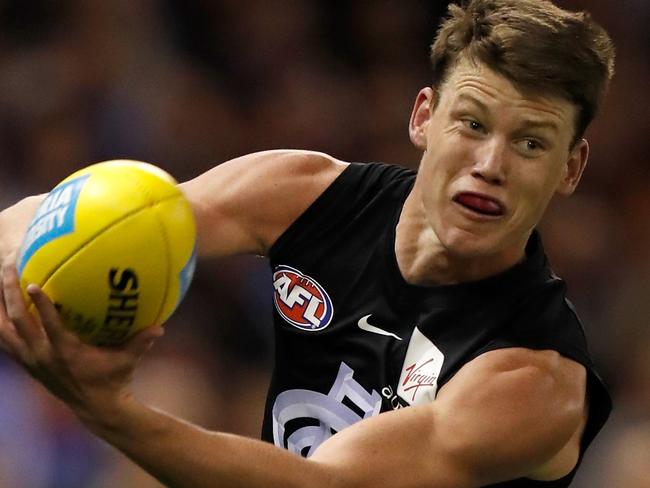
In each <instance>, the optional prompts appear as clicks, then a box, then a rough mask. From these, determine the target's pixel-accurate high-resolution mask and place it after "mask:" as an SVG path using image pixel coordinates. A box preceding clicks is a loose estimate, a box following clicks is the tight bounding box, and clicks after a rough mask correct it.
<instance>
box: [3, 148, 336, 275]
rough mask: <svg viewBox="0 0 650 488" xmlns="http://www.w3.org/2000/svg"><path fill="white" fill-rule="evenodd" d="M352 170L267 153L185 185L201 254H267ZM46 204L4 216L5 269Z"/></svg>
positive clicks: (309, 155)
mask: <svg viewBox="0 0 650 488" xmlns="http://www.w3.org/2000/svg"><path fill="white" fill-rule="evenodd" d="M346 166H347V164H346V163H343V162H341V161H338V160H336V159H334V158H332V157H331V156H328V155H326V154H323V153H319V152H314V151H299V150H284V149H283V150H275V151H262V152H258V153H253V154H248V155H246V156H242V157H239V158H236V159H233V160H231V161H227V162H225V163H223V164H220V165H218V166H215V167H214V168H213V169H211V170H209V171H207V172H205V173H203V174H201V175H200V176H198V177H196V178H194V179H192V180H190V181H187V182H185V183H182V184H181V185H180V188H181V190H182V191H183V193H184V194H185V196H186V197H187V199H188V200H189V202H190V204H191V206H192V210H193V211H194V215H195V217H196V221H197V232H198V250H199V254H200V255H201V256H204V257H223V256H230V255H236V254H247V253H248V254H265V253H266V251H267V250H268V249H269V248H270V247H271V245H272V244H273V242H275V240H276V239H277V238H278V237H279V236H280V234H282V232H283V231H284V230H285V229H286V228H287V227H288V226H289V225H290V224H291V223H292V222H293V221H294V220H295V219H296V218H297V217H298V216H299V215H300V214H301V213H302V212H303V211H304V210H305V209H306V208H307V207H308V206H309V205H310V204H311V203H312V202H313V201H314V200H315V199H316V198H317V197H318V195H320V194H321V193H322V192H323V190H324V189H325V188H326V187H327V186H328V185H329V184H330V183H331V182H332V181H333V180H334V179H335V178H336V177H337V176H338V175H339V174H340V173H341V172H342V171H343V170H344V169H345V167H346ZM44 198H45V195H36V196H31V197H27V198H25V199H23V200H21V201H20V202H18V203H16V204H15V205H13V206H11V207H9V208H7V209H5V210H3V211H2V212H0V264H2V263H3V262H4V261H5V260H6V259H7V257H8V256H9V255H11V254H12V253H14V252H16V251H17V250H18V248H19V246H20V243H21V242H22V239H23V235H24V234H25V230H26V229H27V226H28V225H29V222H30V221H31V219H32V216H33V215H34V213H35V212H36V209H37V208H38V206H39V205H40V204H41V202H42V201H43V199H44Z"/></svg>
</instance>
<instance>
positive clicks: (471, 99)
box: [458, 93, 489, 112]
mask: <svg viewBox="0 0 650 488" xmlns="http://www.w3.org/2000/svg"><path fill="white" fill-rule="evenodd" d="M458 100H460V101H466V102H469V103H472V104H474V105H476V106H477V107H478V108H480V109H481V110H483V111H484V112H488V111H489V110H488V106H487V105H486V104H485V103H483V102H482V101H481V100H479V99H478V98H475V97H473V96H471V95H469V94H467V93H459V94H458Z"/></svg>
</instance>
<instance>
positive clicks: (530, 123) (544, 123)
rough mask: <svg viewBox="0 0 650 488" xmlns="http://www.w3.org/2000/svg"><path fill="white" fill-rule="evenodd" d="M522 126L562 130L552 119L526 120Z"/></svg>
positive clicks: (555, 130) (525, 127) (554, 130)
mask: <svg viewBox="0 0 650 488" xmlns="http://www.w3.org/2000/svg"><path fill="white" fill-rule="evenodd" d="M521 126H522V128H523V129H550V130H552V131H553V132H559V130H560V129H559V127H558V126H557V124H556V123H555V122H552V121H550V120H525V121H524V122H523V124H521Z"/></svg>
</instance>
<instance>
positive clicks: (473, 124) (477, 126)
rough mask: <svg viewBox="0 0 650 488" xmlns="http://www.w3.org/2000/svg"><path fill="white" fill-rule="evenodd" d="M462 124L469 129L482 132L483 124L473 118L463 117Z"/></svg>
mask: <svg viewBox="0 0 650 488" xmlns="http://www.w3.org/2000/svg"><path fill="white" fill-rule="evenodd" d="M463 124H464V125H465V127H467V128H468V129H469V130H471V131H474V132H483V125H482V124H481V123H480V122H477V121H476V120H474V119H464V120H463Z"/></svg>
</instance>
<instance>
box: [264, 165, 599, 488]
mask: <svg viewBox="0 0 650 488" xmlns="http://www.w3.org/2000/svg"><path fill="white" fill-rule="evenodd" d="M414 181H415V173H414V172H413V171H411V170H407V169H404V168H400V167H397V166H389V165H384V164H375V163H373V164H356V163H353V164H351V165H350V166H348V167H347V168H346V169H345V170H344V171H343V173H341V175H340V176H339V177H338V178H337V179H336V180H335V181H334V182H333V183H332V184H331V185H330V186H329V187H328V188H327V189H326V190H325V191H324V192H323V193H322V195H320V196H319V197H318V198H317V199H316V201H315V202H314V203H313V204H312V205H311V206H310V207H309V208H308V209H307V210H306V211H305V212H304V213H303V214H302V215H301V216H300V217H299V218H298V219H297V220H296V221H295V222H294V223H293V224H292V225H291V226H290V227H289V228H288V229H287V230H286V232H284V233H283V234H282V236H280V238H279V239H278V240H277V242H276V243H275V244H274V245H273V247H272V248H271V250H270V253H269V257H270V263H271V267H272V272H273V287H274V305H275V310H274V321H275V338H276V341H275V344H276V351H275V358H276V359H275V367H274V371H273V376H272V380H271V385H270V389H269V394H268V398H267V404H266V409H265V417H264V426H263V432H262V437H263V439H265V440H268V441H270V442H273V443H275V444H276V445H277V446H280V447H284V448H286V449H289V450H290V451H293V452H296V453H300V454H302V455H303V456H309V455H310V454H311V453H313V452H314V450H315V449H316V448H317V447H318V446H319V445H320V444H321V443H322V442H323V441H324V440H326V439H327V438H329V437H330V436H332V435H333V434H334V433H336V432H338V431H340V430H341V429H343V428H345V427H347V426H349V425H351V424H353V423H355V422H357V421H359V420H361V419H364V418H367V417H371V416H374V415H378V414H379V413H380V412H386V411H390V410H394V409H398V408H404V407H408V406H410V405H417V404H422V403H426V402H430V401H433V400H435V397H436V392H437V391H438V389H439V388H440V387H442V386H443V385H444V384H445V383H446V382H447V381H449V380H450V379H451V378H452V377H453V376H454V374H455V373H456V372H457V371H458V370H459V369H460V368H461V367H462V366H463V365H465V364H466V363H467V362H469V361H471V360H472V359H474V358H476V357H477V356H479V355H480V354H483V353H485V352H487V351H490V350H494V349H500V348H507V347H526V348H531V349H552V350H556V351H558V352H559V353H561V354H562V355H564V356H566V357H568V358H571V359H573V360H575V361H577V362H579V363H581V364H583V365H584V366H585V367H586V368H587V371H588V394H589V404H590V415H589V421H588V425H587V427H586V430H585V433H584V436H583V443H582V447H583V449H582V451H583V452H584V449H586V447H587V446H588V444H589V443H590V442H591V440H592V439H593V437H594V436H595V434H596V433H597V432H598V430H600V428H601V427H602V425H603V424H604V422H605V420H606V418H607V416H608V414H609V411H610V409H611V403H610V400H609V396H608V394H607V391H606V390H605V388H604V386H603V385H602V383H601V381H600V379H599V378H598V376H597V375H596V373H595V371H594V368H593V364H592V361H591V359H590V357H589V353H588V350H587V344H586V340H585V336H584V333H583V329H582V326H581V324H580V321H579V319H578V317H577V315H576V313H575V310H574V309H573V307H572V305H571V304H570V303H569V302H568V301H567V299H566V297H565V284H564V282H563V281H562V280H561V279H559V278H558V277H557V276H555V275H554V274H553V272H552V271H551V269H550V267H549V265H548V262H547V259H546V256H545V254H544V250H543V248H542V243H541V240H540V237H539V235H538V234H537V232H534V233H533V235H532V237H531V238H530V240H529V242H528V245H527V248H526V258H525V259H524V260H523V261H522V262H520V263H519V264H517V265H515V266H514V267H512V268H510V269H509V270H507V271H505V272H503V273H500V274H498V275H495V276H492V277H489V278H487V279H483V280H480V281H474V282H469V283H462V284H457V285H444V286H416V285H411V284H409V283H407V282H406V281H405V280H404V278H403V277H402V275H401V273H400V271H399V268H398V265H397V260H396V256H395V228H396V225H397V222H398V220H399V216H400V212H401V210H402V206H403V204H404V201H405V199H406V197H407V196H408V194H409V192H410V190H411V188H412V186H413V183H414ZM540 421H542V420H540ZM574 473H575V470H574V471H573V472H572V473H571V474H570V475H568V476H566V477H564V478H562V479H561V480H557V481H553V482H535V481H531V480H526V479H520V480H514V481H511V482H507V483H501V484H499V485H494V486H499V487H509V488H515V487H537V486H539V487H546V488H560V487H565V486H568V485H569V483H570V481H571V479H572V478H573V474H574Z"/></svg>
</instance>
